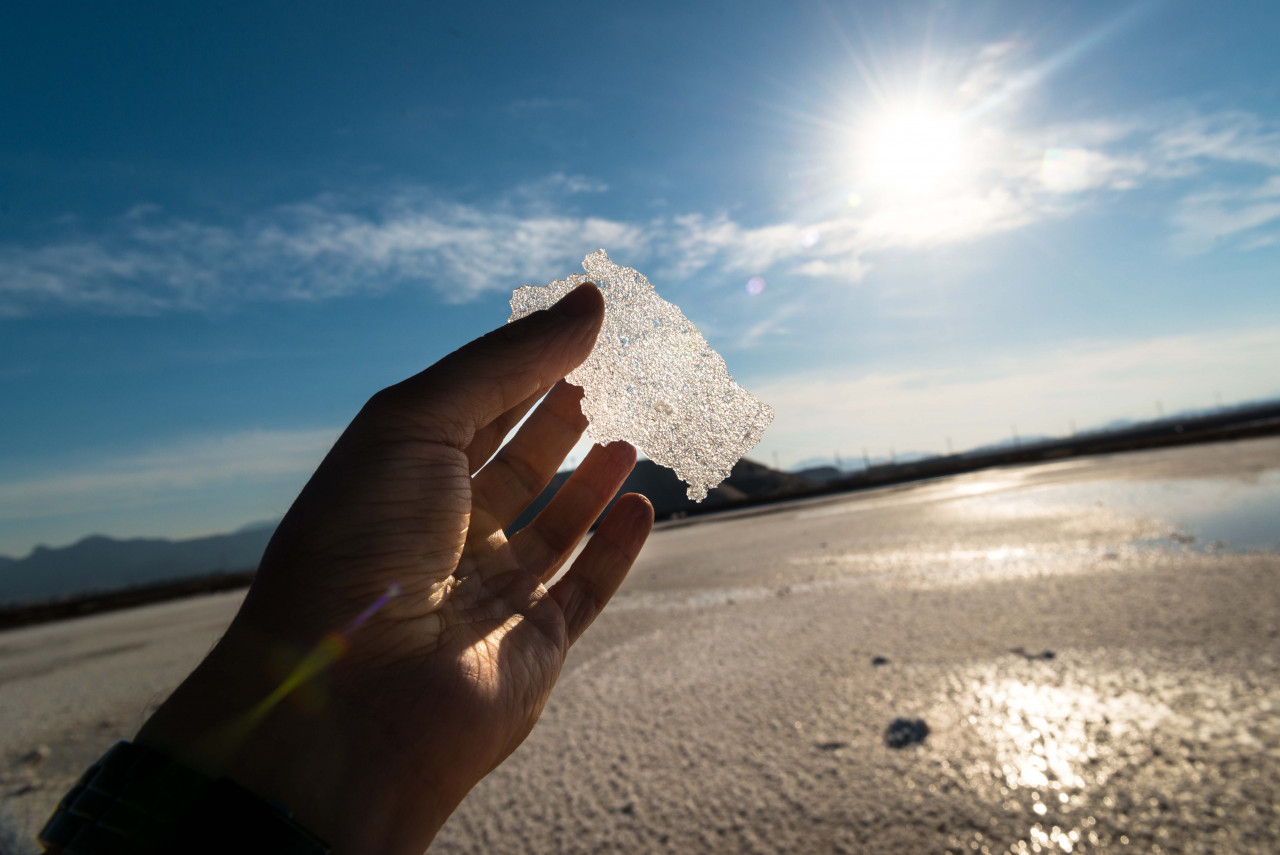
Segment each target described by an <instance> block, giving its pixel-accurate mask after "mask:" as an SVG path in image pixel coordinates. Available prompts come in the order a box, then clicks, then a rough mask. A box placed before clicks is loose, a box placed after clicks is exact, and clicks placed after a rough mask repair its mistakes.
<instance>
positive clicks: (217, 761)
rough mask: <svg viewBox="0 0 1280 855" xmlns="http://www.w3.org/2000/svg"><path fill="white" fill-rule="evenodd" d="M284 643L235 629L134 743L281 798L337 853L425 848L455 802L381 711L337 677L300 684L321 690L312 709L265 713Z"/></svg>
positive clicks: (277, 683) (288, 707) (284, 705)
mask: <svg viewBox="0 0 1280 855" xmlns="http://www.w3.org/2000/svg"><path fill="white" fill-rule="evenodd" d="M278 649H279V642H275V641H272V640H270V639H267V638H264V637H262V636H260V635H259V634H258V633H255V632H253V631H252V630H250V629H248V628H246V627H245V626H243V625H242V624H239V623H237V624H233V627H232V629H231V630H229V631H228V633H227V635H226V636H224V638H223V639H222V640H221V641H220V642H219V643H218V645H217V646H216V647H215V648H214V650H213V651H211V652H210V654H209V656H208V657H207V658H206V659H205V661H204V662H202V663H201V664H200V666H199V667H198V668H197V669H196V670H195V671H194V672H193V673H192V674H191V675H190V676H189V677H188V678H187V679H186V680H185V681H184V682H183V683H182V685H180V686H179V687H178V689H177V690H176V691H175V692H174V693H173V695H172V696H170V698H169V699H168V700H166V701H165V703H164V704H163V705H161V707H160V708H159V709H158V710H157V711H156V713H155V714H154V715H153V716H152V717H151V719H149V720H148V721H147V723H146V724H144V725H143V727H142V729H141V730H140V731H139V733H138V736H137V738H136V740H135V741H136V742H137V744H139V745H142V746H147V747H150V748H154V749H157V750H160V751H163V752H164V753H165V754H166V755H168V756H169V757H171V758H173V759H174V760H176V761H178V762H180V763H183V764H185V765H187V766H190V767H191V768H193V769H195V770H198V771H199V772H201V773H202V774H204V775H207V776H210V777H214V778H218V777H225V778H227V779H229V780H231V781H234V782H236V783H237V784H239V785H241V786H243V787H245V788H246V789H247V790H249V791H250V792H252V793H255V794H257V795H259V796H261V797H263V798H266V799H270V800H272V801H274V802H276V803H278V804H280V805H283V806H284V807H285V808H287V809H288V810H289V811H291V812H292V814H293V816H294V817H295V819H296V820H297V822H298V823H300V824H301V825H302V826H303V827H305V828H307V829H308V830H310V831H312V832H313V833H315V834H316V835H318V836H319V837H321V838H322V839H324V840H326V841H328V842H329V844H330V845H331V846H332V847H333V851H334V852H338V853H348V852H366V851H369V852H372V851H377V852H380V853H396V852H401V851H404V852H414V853H419V852H421V851H422V850H423V849H425V848H426V845H427V844H428V843H430V841H431V839H432V838H434V836H435V834H436V832H437V831H439V829H440V827H441V826H442V825H443V824H444V821H445V820H446V819H447V818H448V816H449V813H451V812H452V808H453V807H456V804H449V805H444V804H442V803H441V802H440V800H439V799H438V798H437V797H436V795H435V793H434V792H433V791H432V788H431V787H429V786H426V782H424V781H423V780H422V779H421V776H419V775H417V774H415V770H406V769H403V768H401V765H400V762H399V761H400V758H399V757H398V756H397V752H395V751H394V749H393V747H392V746H388V745H386V744H385V742H386V740H384V739H382V738H380V736H379V734H378V733H377V729H378V728H377V722H376V717H375V716H372V714H371V713H370V711H368V710H365V709H361V708H359V706H358V704H357V705H356V706H355V708H354V709H353V708H352V704H351V703H350V699H349V698H347V697H344V692H343V687H342V686H341V681H340V679H335V677H337V676H338V675H335V674H333V673H325V674H322V675H320V676H319V677H318V678H316V679H313V680H312V681H310V685H305V686H301V687H299V689H298V692H299V693H303V692H311V693H313V694H315V695H318V696H320V697H319V698H318V702H317V703H315V704H314V705H303V704H295V703H291V702H290V699H288V698H286V699H283V700H282V701H281V702H279V703H275V704H272V705H270V706H269V708H265V709H264V701H265V700H266V699H269V698H271V697H273V694H277V693H278V692H279V690H280V687H281V681H282V679H284V677H282V676H281V675H278V674H276V673H275V672H273V671H272V670H271V669H269V668H268V667H267V664H266V663H267V662H268V661H269V660H270V659H272V658H279V657H273V656H272V655H271V651H272V650H278ZM283 658H285V659H286V660H288V659H289V658H290V657H283ZM291 658H292V660H296V661H301V660H302V659H303V658H305V657H302V656H298V655H294V656H293V657H291ZM313 700H316V699H313Z"/></svg>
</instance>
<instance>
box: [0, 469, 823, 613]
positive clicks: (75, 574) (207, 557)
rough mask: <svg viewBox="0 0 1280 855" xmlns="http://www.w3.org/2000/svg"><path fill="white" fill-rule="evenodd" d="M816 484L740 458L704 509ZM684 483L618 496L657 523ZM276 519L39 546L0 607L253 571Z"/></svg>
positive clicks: (1, 579)
mask: <svg viewBox="0 0 1280 855" xmlns="http://www.w3.org/2000/svg"><path fill="white" fill-rule="evenodd" d="M569 474H570V473H568V472H561V473H559V474H557V475H556V476H555V478H554V479H553V480H552V482H551V485H550V486H548V487H547V489H546V490H544V491H543V493H542V495H540V496H539V497H538V498H537V499H536V500H535V501H534V503H533V505H531V506H530V508H529V510H528V511H526V513H525V514H524V515H523V516H522V517H521V518H520V519H519V520H517V522H516V523H515V525H514V526H513V528H520V527H522V526H524V525H525V524H526V523H527V522H528V521H529V520H530V519H532V518H533V515H534V514H535V513H536V512H537V511H539V510H541V509H542V508H543V507H545V505H546V504H547V502H548V501H550V499H551V496H552V495H554V493H555V491H556V490H557V489H559V487H560V485H561V484H563V483H564V482H565V480H566V479H568V477H569ZM816 486H817V482H815V481H814V480H811V479H808V478H803V477H801V476H798V475H793V474H791V473H787V472H778V471H776V470H774V469H770V468H769V467H767V466H763V465H761V464H759V463H754V462H752V461H750V460H741V461H739V462H738V464H737V465H736V466H734V468H733V474H732V475H730V476H729V478H728V479H727V480H726V481H725V482H724V483H723V484H721V485H720V486H719V487H717V488H715V489H714V490H712V491H711V493H710V495H708V496H707V498H706V500H705V501H704V503H703V505H702V507H719V506H723V505H726V504H729V503H731V502H734V501H737V500H742V499H746V498H754V499H763V498H770V497H775V496H776V497H781V496H785V495H787V494H789V493H792V492H796V491H798V490H808V489H812V488H814V487H816ZM685 489H686V488H685V484H684V482H683V481H681V480H680V479H679V478H677V477H676V475H675V473H674V472H672V471H671V470H670V469H667V468H665V467H662V466H658V465H657V464H656V463H653V462H652V461H649V460H642V461H640V462H639V463H637V464H636V468H635V471H633V472H632V473H631V475H630V476H629V477H628V478H627V481H626V483H625V484H623V486H622V490H621V491H620V492H621V493H625V492H636V493H643V494H644V495H645V496H647V497H648V498H649V501H651V502H652V503H653V506H654V510H655V511H656V512H657V515H658V517H659V518H663V517H669V516H671V515H672V514H679V513H681V512H683V511H688V510H689V509H690V508H693V507H694V503H693V502H692V501H690V500H689V499H688V497H687V496H686V495H685ZM275 526H276V522H275V521H268V522H257V523H251V524H249V525H246V526H242V527H241V528H240V529H238V530H236V531H234V532H231V533H229V534H218V535H212V536H209V537H197V538H192V539H189V540H165V539H161V538H134V539H129V540H116V539H115V538H111V537H104V536H102V535H92V536H90V537H86V538H84V539H83V540H81V541H78V542H77V543H74V544H72V545H71V546H64V547H60V548H57V549H51V548H49V547H46V546H38V547H36V549H35V551H33V552H32V553H31V554H30V555H28V556H27V557H25V558H5V557H0V607H3V606H5V605H21V604H26V603H36V602H43V601H48V600H54V599H59V598H64V597H70V596H81V595H85V594H90V593H95V594H97V593H107V592H113V591H119V590H122V589H127V588H139V587H147V586H151V585H156V584H159V583H165V582H173V581H177V580H182V579H190V578H194V577H203V576H213V575H216V574H220V573H236V572H242V571H246V570H254V569H256V568H257V566H258V561H259V559H260V558H261V557H262V553H263V550H265V549H266V546H267V541H269V540H270V539H271V534H272V532H273V531H275Z"/></svg>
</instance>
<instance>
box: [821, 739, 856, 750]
mask: <svg viewBox="0 0 1280 855" xmlns="http://www.w3.org/2000/svg"><path fill="white" fill-rule="evenodd" d="M848 744H849V743H847V742H840V741H837V740H832V741H830V742H815V743H813V747H814V748H816V749H818V750H819V751H839V750H840V749H841V748H844V747H845V746H846V745H848Z"/></svg>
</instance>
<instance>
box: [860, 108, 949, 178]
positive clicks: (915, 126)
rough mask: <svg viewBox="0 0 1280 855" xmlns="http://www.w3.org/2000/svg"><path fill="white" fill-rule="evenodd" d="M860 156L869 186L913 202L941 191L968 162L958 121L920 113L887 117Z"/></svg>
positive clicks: (877, 124) (872, 129) (940, 114)
mask: <svg viewBox="0 0 1280 855" xmlns="http://www.w3.org/2000/svg"><path fill="white" fill-rule="evenodd" d="M860 155H861V159H862V164H861V169H860V171H861V173H862V175H863V178H864V180H866V181H867V183H868V184H869V185H872V186H877V187H880V188H881V189H883V190H885V191H888V192H896V193H907V194H911V195H914V196H925V195H931V194H935V193H937V192H939V191H940V190H942V189H944V188H945V187H946V185H948V184H949V183H951V182H952V181H953V180H954V179H956V178H958V177H960V176H961V175H962V174H963V172H964V169H965V166H966V162H967V160H968V158H969V152H968V151H967V146H966V145H965V140H964V134H963V128H962V127H961V123H960V122H959V120H958V119H957V118H956V117H954V116H949V115H947V114H946V113H943V112H939V111H934V110H926V109H914V110H902V111H896V112H892V113H889V114H888V115H886V116H884V117H883V118H882V119H880V120H879V121H878V122H875V123H874V124H872V125H871V127H870V128H869V131H868V133H867V135H866V139H865V142H864V144H863V147H862V151H861V152H860Z"/></svg>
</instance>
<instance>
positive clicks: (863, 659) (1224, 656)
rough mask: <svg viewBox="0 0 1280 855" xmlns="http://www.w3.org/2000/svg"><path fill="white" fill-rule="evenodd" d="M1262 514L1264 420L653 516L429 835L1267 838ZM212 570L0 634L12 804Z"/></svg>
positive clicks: (827, 841)
mask: <svg viewBox="0 0 1280 855" xmlns="http://www.w3.org/2000/svg"><path fill="white" fill-rule="evenodd" d="M1272 523H1274V525H1273V524H1272ZM1273 538H1280V439H1265V440H1253V441H1249V442H1243V443H1234V444H1218V445H1209V446H1190V447H1185V448H1180V449H1169V450H1161V451H1153V452H1142V453H1133V454H1125V455H1115V456H1109V457H1099V458H1088V459H1081V460H1072V461H1064V462H1060V463H1052V464H1044V465H1038V466H1028V467H1019V468H1010V469H1001V470H992V471H988V472H981V473H975V474H971V475H965V476H960V477H955V478H948V479H942V480H938V481H933V482H929V483H922V484H916V485H907V486H899V487H889V488H884V489H880V490H874V491H868V492H863V493H859V494H850V495H847V496H842V497H832V498H827V499H822V500H815V501H809V502H804V503H794V504H790V505H784V506H777V507H775V508H773V509H770V510H767V511H759V510H756V511H750V512H745V513H740V514H737V515H722V516H719V517H714V518H707V519H703V520H699V521H696V522H693V523H691V524H680V523H675V524H668V525H666V526H663V527H660V528H659V530H658V531H656V532H655V533H654V535H653V538H652V540H651V541H650V544H649V545H648V546H647V547H646V549H645V552H644V554H643V555H642V556H641V559H640V562H639V563H638V565H637V566H636V568H635V569H634V570H633V571H632V575H631V577H630V578H629V579H628V581H627V583H626V584H625V586H624V588H623V589H622V591H621V592H620V593H619V594H618V596H617V598H616V599H615V601H614V603H613V605H612V606H611V607H610V609H609V611H608V612H606V614H605V615H604V616H602V617H601V619H600V620H599V621H598V622H597V623H596V625H595V626H594V627H593V628H592V630H591V631H590V632H589V633H588V634H587V635H586V636H585V637H584V639H583V640H582V642H581V643H580V644H579V645H578V647H577V648H575V650H574V651H573V653H572V655H571V657H570V660H569V662H568V663H567V666H566V669H565V673H564V675H563V677H562V678H561V682H560V685H559V687H558V688H557V690H556V692H555V694H554V695H553V697H552V700H551V702H550V704H549V705H548V707H547V710H546V712H545V714H544V716H543V719H542V721H541V723H540V724H539V725H538V727H537V728H536V729H535V731H534V733H533V735H532V736H531V737H530V739H529V741H528V742H527V743H526V744H525V745H524V746H523V747H522V748H521V749H520V750H519V751H518V752H517V753H516V754H515V755H514V756H513V757H512V758H511V759H510V760H509V761H508V762H507V763H506V764H505V765H504V766H503V767H501V768H500V769H499V770H498V771H497V772H496V773H495V774H493V775H491V776H490V777H489V778H488V779H486V780H485V781H484V782H482V783H481V785H480V786H479V787H478V788H477V789H476V791H475V792H474V793H473V794H472V796H471V797H470V798H469V799H468V800H467V801H466V802H465V803H464V804H463V806H462V808H461V809H460V810H459V811H458V812H457V813H456V814H455V815H454V817H453V818H452V819H451V820H450V822H449V824H448V825H447V826H446V827H445V829H444V831H443V832H442V834H441V835H440V837H439V838H438V840H437V842H436V845H435V847H434V848H433V851H436V850H438V851H441V852H495V853H503V852H513V853H514V852H530V851H532V852H645V851H670V852H777V851H788V852H825V851H848V852H902V851H910V852H917V851H918V852H924V851H945V850H947V849H951V850H954V851H976V852H983V851H985V852H1004V851H1015V852H1020V851H1059V852H1078V851H1103V852H1105V851H1119V850H1121V849H1126V848H1136V849H1138V850H1139V851H1163V852H1180V851H1188V852H1193V851H1194V852H1198V851H1224V852H1225V851H1230V852H1273V851H1276V850H1277V849H1280V812H1278V811H1277V807H1276V806H1277V805H1278V804H1280V715H1277V710H1280V624H1278V623H1277V621H1276V615H1277V614H1280V554H1277V552H1276V551H1275V547H1276V545H1277V544H1276V541H1275V540H1274V539H1273ZM238 601H239V595H237V594H223V595H216V596H210V597H201V598H196V599H192V600H187V601H182V602H176V603H167V604H161V605H157V606H151V607H147V608H142V609H137V610H134V611H130V612H122V613H116V614H110V615H102V616H98V617H93V618H87V619H83V620H78V621H69V622H65V623H58V624H49V625H45V626H40V627H33V628H27V629H22V630H16V631H11V632H7V633H3V634H0V758H3V761H4V765H3V766H2V767H0V788H2V789H0V793H3V795H4V797H5V799H6V801H7V803H8V804H9V806H10V808H11V810H12V811H13V812H14V813H15V814H16V815H17V816H18V818H19V820H20V821H22V822H26V823H27V824H28V827H29V828H31V829H32V830H34V829H35V828H37V827H38V825H39V823H40V822H41V821H42V820H43V819H44V816H45V815H46V814H47V812H48V811H49V809H51V807H52V805H53V803H54V802H56V800H57V797H58V796H59V795H60V794H61V792H62V791H63V790H64V789H65V787H66V786H67V785H68V784H69V783H70V782H71V780H72V779H73V778H74V777H75V776H76V775H77V774H78V773H79V771H80V770H81V769H82V768H83V766H84V765H86V764H87V763H88V762H90V761H91V760H92V759H93V758H94V757H96V756H97V754H98V753H100V752H101V751H102V750H104V749H105V748H106V747H107V746H108V745H109V744H110V743H111V742H113V741H114V740H116V739H119V738H126V737H128V736H129V735H131V733H132V731H133V729H134V728H136V726H137V724H138V723H139V722H140V720H141V717H142V716H143V715H144V714H145V710H146V709H147V708H148V706H149V705H151V704H153V703H155V702H157V701H158V700H159V699H161V698H162V697H163V696H164V693H165V692H166V691H167V690H169V689H170V688H171V687H172V686H173V685H174V684H175V683H176V682H177V681H178V680H180V679H181V677H182V676H183V675H184V674H185V673H186V672H187V671H188V670H189V669H190V668H191V667H192V666H193V665H194V664H195V663H196V662H197V661H198V660H199V658H200V656H201V655H202V654H203V653H204V651H205V650H207V649H208V647H209V646H210V645H211V644H212V643H213V641H214V639H215V638H216V637H217V635H218V633H219V631H220V630H221V628H222V627H224V626H225V625H226V623H227V621H228V620H229V619H230V617H231V614H232V613H233V611H234V609H235V607H236V605H237V603H238ZM876 657H880V659H879V660H877V659H876ZM873 660H875V661H881V660H883V662H882V664H878V665H877V664H873ZM900 716H901V717H909V718H919V719H923V720H924V721H925V722H927V724H928V727H929V734H928V737H927V738H926V739H925V740H924V741H923V742H922V743H919V744H915V745H911V746H908V747H906V748H902V749H897V750H895V749H892V748H890V747H888V746H887V745H886V744H885V741H884V733H885V729H886V727H887V726H888V725H889V723H890V722H891V721H892V720H893V719H894V718H895V717H900ZM38 745H47V746H49V748H50V749H51V753H50V755H49V757H48V758H47V759H46V760H44V761H42V762H39V763H36V762H28V761H24V760H23V759H22V758H23V757H24V756H25V755H27V754H28V753H29V752H30V751H31V750H32V749H33V748H34V747H35V746H38ZM1037 847H1038V849H1037Z"/></svg>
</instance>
